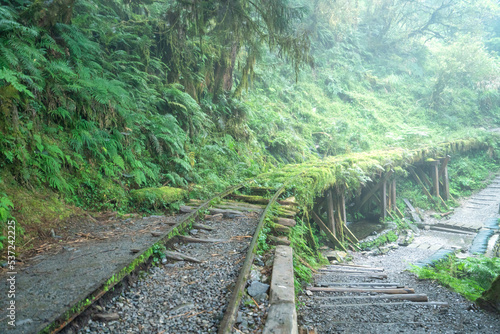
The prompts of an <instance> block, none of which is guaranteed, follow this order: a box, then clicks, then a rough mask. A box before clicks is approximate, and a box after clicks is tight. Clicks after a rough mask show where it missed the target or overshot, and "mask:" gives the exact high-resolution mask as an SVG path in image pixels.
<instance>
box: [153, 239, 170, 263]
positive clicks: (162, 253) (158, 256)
mask: <svg viewBox="0 0 500 334" xmlns="http://www.w3.org/2000/svg"><path fill="white" fill-rule="evenodd" d="M166 250H167V248H166V247H165V245H163V244H154V245H153V253H152V255H151V256H152V258H153V264H154V265H158V264H159V263H160V262H161V261H162V260H163V259H164V258H166V257H167V255H166Z"/></svg>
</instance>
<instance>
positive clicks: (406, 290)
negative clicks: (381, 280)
mask: <svg viewBox="0 0 500 334" xmlns="http://www.w3.org/2000/svg"><path fill="white" fill-rule="evenodd" d="M306 290H309V291H312V292H351V293H364V292H371V293H384V294H412V293H415V290H414V289H412V288H400V289H397V288H396V289H383V288H382V289H361V288H358V289H357V288H316V287H310V288H306Z"/></svg>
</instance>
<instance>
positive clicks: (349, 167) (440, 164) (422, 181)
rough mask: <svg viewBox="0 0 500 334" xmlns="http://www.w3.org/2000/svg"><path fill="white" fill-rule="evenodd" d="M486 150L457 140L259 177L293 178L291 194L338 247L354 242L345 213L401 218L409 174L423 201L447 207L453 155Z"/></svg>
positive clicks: (480, 143)
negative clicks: (400, 197) (400, 195)
mask: <svg viewBox="0 0 500 334" xmlns="http://www.w3.org/2000/svg"><path fill="white" fill-rule="evenodd" d="M477 149H490V147H489V145H488V144H487V143H486V142H483V141H480V140H477V139H467V140H457V141H452V142H447V143H442V144H438V145H436V146H433V147H426V148H423V149H418V150H403V149H394V150H389V151H375V152H369V153H354V154H349V155H343V156H335V157H329V158H326V159H323V160H319V161H315V162H311V163H305V164H300V165H289V166H285V167H284V168H283V169H281V170H279V171H276V172H271V173H267V174H263V175H261V176H260V177H259V179H261V181H264V182H269V180H274V181H275V182H283V181H284V180H287V179H291V178H295V181H293V182H291V185H290V186H289V188H293V189H290V190H291V191H293V192H294V193H295V196H296V198H297V201H298V202H299V203H300V204H302V205H303V206H304V207H306V208H307V209H308V210H307V211H308V212H309V216H310V218H312V219H313V220H314V221H315V222H316V223H317V224H318V226H319V227H320V229H321V230H322V231H323V232H324V233H325V234H326V235H327V237H328V239H329V240H330V241H331V242H332V243H334V244H335V245H336V246H337V247H339V248H341V249H345V247H344V246H343V242H344V241H345V240H346V239H347V240H348V241H350V242H351V243H352V244H353V245H354V247H355V244H356V243H357V241H358V240H357V239H356V237H355V236H354V234H353V233H352V232H351V231H350V230H349V228H348V227H347V225H346V221H347V213H348V211H350V213H363V214H365V215H366V214H371V215H373V214H375V215H376V216H378V217H379V218H380V219H382V220H384V219H386V218H387V217H390V218H392V219H396V218H403V213H402V212H400V210H399V209H398V207H397V206H396V199H397V180H398V178H400V177H401V176H402V175H406V174H408V173H409V174H411V175H412V177H413V179H414V180H415V182H416V183H417V184H419V185H420V186H421V188H422V190H423V192H424V193H425V195H426V196H427V197H428V198H429V199H430V200H431V201H432V202H434V203H435V204H436V205H438V206H441V205H442V206H444V207H447V204H446V201H447V200H449V199H451V195H450V190H449V188H450V187H449V176H448V163H449V161H450V159H451V156H452V155H453V154H455V153H461V152H467V151H470V150H477Z"/></svg>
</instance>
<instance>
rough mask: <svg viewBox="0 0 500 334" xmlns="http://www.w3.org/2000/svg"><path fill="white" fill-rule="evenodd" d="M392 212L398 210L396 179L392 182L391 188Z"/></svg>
mask: <svg viewBox="0 0 500 334" xmlns="http://www.w3.org/2000/svg"><path fill="white" fill-rule="evenodd" d="M391 204H392V205H391V210H393V211H395V210H396V179H394V180H392V186H391Z"/></svg>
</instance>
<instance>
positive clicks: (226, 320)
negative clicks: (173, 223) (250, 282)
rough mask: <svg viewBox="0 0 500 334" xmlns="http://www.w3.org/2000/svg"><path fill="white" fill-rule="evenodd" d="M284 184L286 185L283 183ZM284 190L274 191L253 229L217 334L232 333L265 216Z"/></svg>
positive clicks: (282, 188)
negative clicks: (250, 240)
mask: <svg viewBox="0 0 500 334" xmlns="http://www.w3.org/2000/svg"><path fill="white" fill-rule="evenodd" d="M285 184H286V183H285ZM284 190H285V185H283V186H282V187H281V188H279V189H278V191H276V193H275V194H274V196H273V197H272V198H271V199H270V200H269V202H268V204H267V206H266V208H265V209H264V211H263V212H262V214H261V216H260V219H259V223H258V224H257V228H256V229H255V232H254V235H253V238H252V242H251V243H250V246H249V247H248V251H247V255H246V257H245V262H244V263H243V266H242V267H241V270H240V274H239V276H238V280H237V281H236V284H235V286H234V288H233V291H232V294H231V299H230V300H229V305H228V306H227V309H226V312H225V313H224V317H223V319H222V321H221V324H220V326H219V331H218V333H219V334H227V333H232V332H233V326H234V323H235V321H236V316H237V314H238V308H239V305H240V301H241V298H242V296H243V292H244V289H245V284H246V281H247V278H248V275H249V274H250V269H251V268H252V263H253V260H254V257H255V253H256V252H257V241H258V239H259V234H260V232H261V230H262V227H263V226H264V223H265V220H266V216H267V215H268V213H269V212H270V210H271V208H272V206H273V205H274V203H276V201H277V199H278V197H279V195H281V193H282V192H283V191H284Z"/></svg>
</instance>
